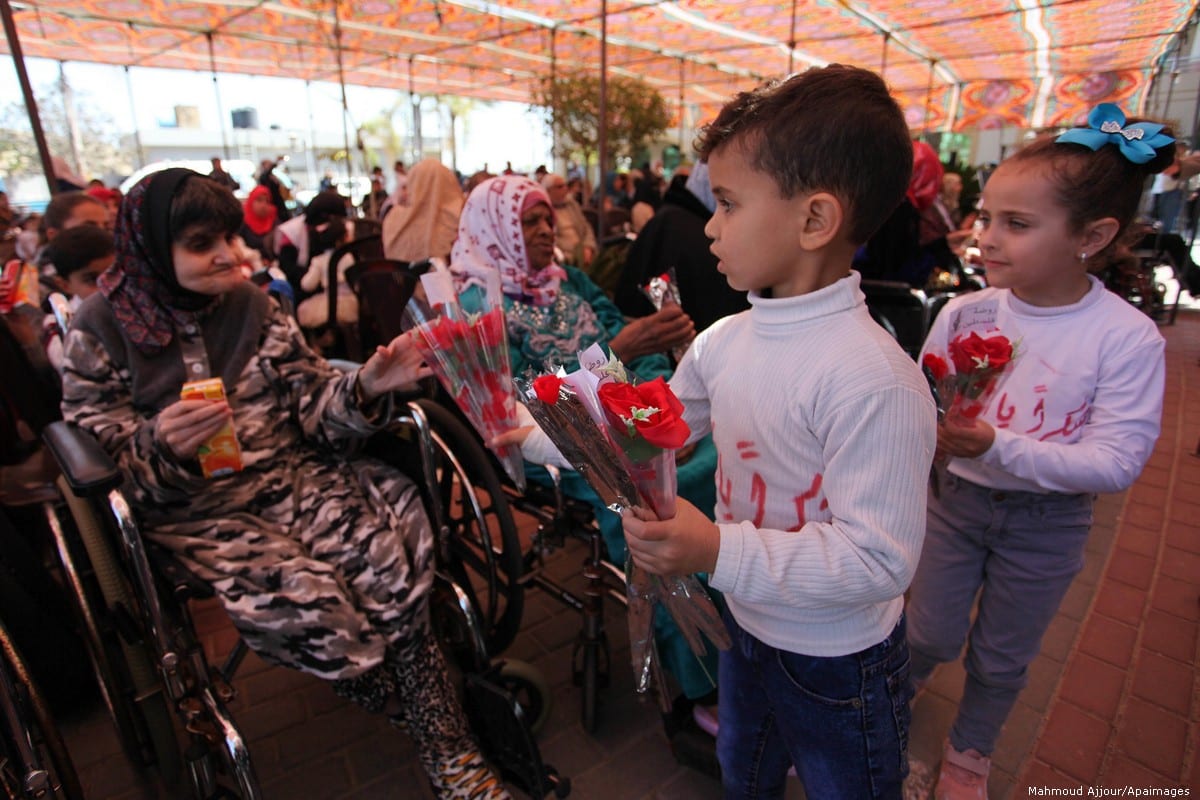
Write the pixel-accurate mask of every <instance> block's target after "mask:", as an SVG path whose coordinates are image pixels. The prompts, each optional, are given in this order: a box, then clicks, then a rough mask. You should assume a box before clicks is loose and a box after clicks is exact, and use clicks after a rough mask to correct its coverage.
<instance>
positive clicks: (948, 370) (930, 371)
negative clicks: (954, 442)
mask: <svg viewBox="0 0 1200 800" xmlns="http://www.w3.org/2000/svg"><path fill="white" fill-rule="evenodd" d="M946 351H947V352H946V354H945V355H942V354H940V353H935V352H932V351H930V352H927V353H925V355H924V356H923V357H922V358H921V371H922V372H924V373H925V379H926V380H927V381H929V387H930V389H931V390H932V392H933V399H934V402H936V403H937V407H938V419H939V420H942V419H946V418H949V419H952V420H955V421H957V422H964V421H971V420H975V419H977V418H978V417H979V415H980V414H982V413H983V412H984V411H986V410H987V407H988V405H989V404H990V403H991V400H992V398H993V397H994V396H995V394H996V389H997V388H998V387H999V385H1000V383H1001V380H1002V378H1003V376H1004V374H1005V372H1006V371H1007V370H1008V368H1009V366H1010V365H1011V364H1012V362H1013V359H1014V358H1015V357H1016V354H1017V353H1016V346H1015V345H1014V344H1013V342H1012V340H1010V339H1009V338H1008V337H1007V336H1005V335H1004V334H1002V333H993V334H990V335H987V336H980V335H979V334H978V333H976V332H975V331H971V332H970V333H967V334H959V335H958V336H956V337H954V338H953V339H951V340H950V343H949V345H947V348H946ZM930 484H931V486H932V487H933V491H934V495H935V496H936V495H937V492H938V475H937V464H936V462H935V464H934V466H933V468H932V472H931V474H930Z"/></svg>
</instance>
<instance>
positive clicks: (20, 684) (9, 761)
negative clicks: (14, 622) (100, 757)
mask: <svg viewBox="0 0 1200 800" xmlns="http://www.w3.org/2000/svg"><path fill="white" fill-rule="evenodd" d="M0 797H3V798H5V799H6V800H35V799H38V798H46V800H50V798H61V800H82V798H83V790H82V788H81V787H80V784H79V777H78V776H77V775H76V773H75V766H74V764H73V763H72V761H71V755H70V753H69V752H68V751H67V747H66V744H65V743H64V742H63V739H62V736H61V734H59V732H58V728H57V726H56V725H55V723H54V719H53V717H52V716H51V714H50V711H49V709H48V708H47V704H46V700H45V698H44V696H43V694H42V692H41V690H40V689H39V688H38V686H37V682H36V681H35V680H34V679H33V676H32V675H31V674H30V671H29V669H28V668H27V667H26V665H25V661H24V659H23V658H22V657H21V653H20V651H19V650H18V649H17V646H16V643H15V642H14V641H13V639H12V637H11V636H10V635H9V632H8V627H7V626H6V625H4V623H3V622H0Z"/></svg>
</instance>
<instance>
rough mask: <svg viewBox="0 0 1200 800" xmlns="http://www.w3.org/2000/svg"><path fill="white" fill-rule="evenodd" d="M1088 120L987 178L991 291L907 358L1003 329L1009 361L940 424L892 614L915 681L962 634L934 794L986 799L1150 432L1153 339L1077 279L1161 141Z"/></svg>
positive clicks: (1100, 251) (1156, 413)
mask: <svg viewBox="0 0 1200 800" xmlns="http://www.w3.org/2000/svg"><path fill="white" fill-rule="evenodd" d="M1088 123H1089V127H1087V128H1077V129H1075V130H1072V131H1069V132H1067V133H1065V134H1063V135H1061V136H1059V137H1058V138H1057V139H1051V138H1045V139H1041V140H1038V141H1036V142H1034V143H1033V144H1031V145H1029V146H1028V147H1026V148H1025V149H1023V150H1021V151H1019V152H1018V153H1016V154H1015V155H1014V156H1013V157H1011V158H1010V159H1008V160H1007V161H1005V162H1004V163H1003V164H1001V165H1000V167H999V168H998V169H997V170H996V172H995V173H994V174H993V175H992V177H991V180H989V181H988V183H987V186H986V187H985V189H984V192H983V202H982V206H981V209H980V216H979V219H980V222H981V223H982V226H983V232H982V233H981V235H980V240H979V246H980V249H981V250H982V254H983V260H984V266H985V268H986V271H987V279H988V283H989V284H990V287H991V288H988V289H985V290H983V291H980V292H975V293H972V294H969V295H965V296H963V297H960V298H957V299H955V300H952V301H951V302H950V303H949V304H948V305H947V306H946V308H945V309H944V310H943V311H942V313H941V314H940V315H939V316H938V318H937V320H936V321H935V322H934V325H933V328H932V330H931V331H930V334H929V337H928V339H927V340H926V342H925V347H924V351H923V353H922V355H924V353H937V354H939V355H944V354H945V353H946V351H947V346H948V344H949V342H950V341H951V340H953V339H955V338H956V337H958V336H962V335H966V334H969V333H971V332H975V333H978V334H979V335H981V336H989V335H996V334H1002V335H1004V336H1006V337H1007V338H1008V339H1009V340H1010V341H1011V342H1013V343H1014V344H1015V345H1016V351H1017V355H1016V357H1015V358H1014V360H1013V362H1012V363H1011V365H1010V367H1009V370H1008V374H1007V377H1006V378H1004V381H1003V383H1002V384H1001V385H1000V387H999V390H998V391H997V396H996V397H994V398H993V399H992V401H991V404H990V407H989V408H987V409H986V410H985V412H984V413H983V414H982V415H981V416H980V417H979V418H978V419H977V420H974V421H964V420H961V419H958V420H956V419H954V418H953V417H948V418H947V419H946V420H945V421H944V422H943V423H942V424H940V425H939V426H938V451H939V453H940V454H942V455H943V456H945V457H948V458H949V461H948V463H947V464H946V465H945V468H944V469H942V470H941V473H942V475H941V480H940V497H938V496H931V497H930V498H929V519H928V529H927V533H926V538H925V545H924V550H923V551H922V554H921V561H920V565H919V567H918V569H917V573H916V577H915V578H914V580H913V583H912V589H911V596H910V599H909V603H908V611H907V613H908V625H909V628H908V634H909V640H910V646H911V650H912V673H911V674H912V680H913V681H914V683H915V684H916V685H917V686H920V685H922V684H923V683H925V682H926V681H927V680H928V679H929V676H930V674H931V673H932V672H933V669H934V667H935V666H936V665H937V664H938V663H940V662H944V661H951V660H953V659H956V658H958V656H959V653H960V650H961V648H962V645H963V642H964V640H965V641H966V642H967V653H966V665H965V666H966V672H967V678H966V685H965V687H964V689H963V696H962V701H961V703H960V704H959V708H958V714H957V716H956V718H955V720H954V724H953V726H952V727H951V729H950V736H949V740H948V741H947V743H946V746H945V750H944V755H943V760H942V768H941V773H940V775H939V779H938V784H937V789H936V791H935V796H936V797H937V798H939V800H942V799H943V798H948V799H950V800H957V799H958V798H979V800H985V798H986V797H987V775H988V771H989V768H990V759H989V756H990V755H991V753H992V750H993V748H994V746H995V744H996V739H997V737H998V736H999V734H1000V729H1001V727H1002V726H1003V724H1004V721H1005V719H1006V718H1007V717H1008V714H1009V712H1010V710H1011V709H1012V706H1013V704H1014V703H1015V701H1016V699H1017V695H1018V694H1019V693H1020V691H1021V689H1022V688H1023V687H1024V686H1025V683H1026V680H1027V670H1028V666H1029V664H1030V663H1031V662H1032V661H1033V659H1034V657H1035V656H1036V655H1037V653H1038V650H1039V649H1040V646H1041V640H1042V635H1043V634H1044V633H1045V631H1046V627H1047V626H1048V625H1049V623H1050V620H1051V618H1052V617H1053V616H1054V614H1055V612H1056V611H1057V610H1058V606H1059V604H1060V603H1061V601H1062V599H1063V596H1064V595H1065V594H1066V591H1067V588H1068V587H1069V586H1070V584H1071V581H1072V579H1073V578H1074V577H1075V575H1076V574H1077V573H1078V572H1079V570H1080V569H1081V568H1082V566H1083V558H1084V543H1085V541H1086V539H1087V535H1088V531H1089V529H1090V527H1091V524H1092V501H1093V497H1094V494H1095V493H1097V492H1119V491H1122V490H1123V489H1125V488H1127V487H1128V486H1130V485H1131V484H1132V483H1133V481H1134V480H1135V479H1136V478H1137V476H1138V474H1139V473H1140V472H1141V470H1142V467H1143V466H1144V465H1145V463H1146V460H1147V459H1148V458H1149V457H1150V453H1151V451H1152V450H1153V448H1154V443H1155V441H1156V439H1157V438H1158V433H1159V425H1160V418H1161V415H1162V395H1163V381H1164V361H1163V339H1162V337H1161V336H1160V335H1159V333H1158V330H1157V329H1156V328H1155V326H1154V323H1153V322H1151V321H1150V319H1149V318H1148V317H1146V316H1145V315H1143V314H1142V313H1140V312H1139V311H1137V310H1136V309H1134V308H1133V307H1132V306H1130V305H1129V304H1127V303H1126V302H1125V301H1124V300H1122V299H1120V298H1119V297H1117V296H1116V295H1114V294H1112V293H1110V292H1108V291H1106V290H1105V288H1104V286H1103V284H1102V283H1101V282H1100V281H1099V280H1098V279H1097V278H1095V277H1094V276H1093V275H1092V274H1090V273H1091V271H1092V270H1093V269H1099V268H1100V267H1102V266H1103V265H1104V264H1105V262H1106V261H1107V260H1108V259H1109V258H1110V257H1112V256H1113V255H1114V253H1115V252H1116V251H1117V249H1118V248H1119V247H1120V244H1121V241H1122V235H1123V234H1124V233H1125V231H1126V229H1127V228H1128V226H1129V224H1130V222H1131V220H1132V219H1133V217H1134V215H1135V213H1136V211H1137V207H1138V200H1139V198H1140V196H1141V192H1142V186H1143V184H1144V182H1145V179H1146V177H1147V176H1149V175H1152V174H1155V173H1156V172H1159V171H1161V170H1162V169H1164V168H1165V167H1167V166H1168V165H1170V163H1171V159H1172V158H1173V156H1174V151H1175V147H1174V139H1172V138H1171V137H1170V135H1169V131H1165V132H1164V131H1163V129H1162V126H1160V125H1157V124H1152V123H1144V122H1138V123H1129V124H1127V123H1126V121H1125V117H1124V115H1123V114H1122V113H1121V111H1120V110H1119V109H1118V108H1117V107H1116V106H1114V105H1111V104H1104V105H1101V106H1099V107H1097V108H1096V109H1095V110H1093V111H1092V113H1091V115H1089V117H1088ZM1139 131H1140V132H1139ZM977 596H978V602H979V609H978V613H977V616H976V617H975V620H974V622H972V619H971V610H972V606H973V605H974V603H975V601H976V597H977Z"/></svg>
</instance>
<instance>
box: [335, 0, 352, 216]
mask: <svg viewBox="0 0 1200 800" xmlns="http://www.w3.org/2000/svg"><path fill="white" fill-rule="evenodd" d="M329 4H330V5H331V6H333V41H334V44H333V47H334V52H335V53H336V54H337V68H338V85H339V86H341V88H342V139H343V140H344V142H345V145H346V183H347V184H348V185H350V186H351V187H352V188H351V192H352V193H353V185H354V167H353V164H354V159H352V158H351V157H350V128H349V127H347V124H346V118H347V117H348V116H349V115H350V104H349V103H348V102H346V73H345V68H344V67H343V65H342V21H341V19H340V18H339V17H338V0H330V2H329ZM351 196H353V194H352V195H351Z"/></svg>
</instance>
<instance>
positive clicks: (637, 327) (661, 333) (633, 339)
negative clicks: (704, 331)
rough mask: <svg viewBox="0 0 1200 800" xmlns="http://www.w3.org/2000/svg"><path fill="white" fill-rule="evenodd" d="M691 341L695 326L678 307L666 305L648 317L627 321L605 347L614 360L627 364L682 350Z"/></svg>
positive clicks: (694, 334)
mask: <svg viewBox="0 0 1200 800" xmlns="http://www.w3.org/2000/svg"><path fill="white" fill-rule="evenodd" d="M694 338H696V325H695V324H694V323H693V322H692V318H691V317H689V316H688V315H687V314H686V313H684V311H683V309H682V308H681V307H680V306H678V305H676V304H675V303H670V304H668V305H664V306H663V307H662V310H660V311H657V312H655V313H654V314H651V315H650V316H648V317H641V318H639V319H635V320H632V321H630V323H629V324H628V325H626V326H625V327H624V328H622V329H621V332H620V333H618V334H617V335H616V336H614V337H613V338H612V341H610V342H609V343H608V344H609V347H611V348H612V351H613V352H614V353H615V354H616V355H617V358H619V359H621V360H622V361H625V362H629V361H632V360H633V359H635V358H638V357H640V356H644V355H646V354H648V353H663V352H666V351H667V350H670V349H671V348H673V347H677V346H686V345H688V344H691V341H692V339H694Z"/></svg>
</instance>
